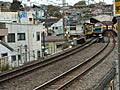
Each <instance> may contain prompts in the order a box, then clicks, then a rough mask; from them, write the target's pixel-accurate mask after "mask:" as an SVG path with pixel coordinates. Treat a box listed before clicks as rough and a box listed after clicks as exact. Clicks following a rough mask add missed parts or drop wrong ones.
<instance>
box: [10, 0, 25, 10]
mask: <svg viewBox="0 0 120 90" xmlns="http://www.w3.org/2000/svg"><path fill="white" fill-rule="evenodd" d="M21 3H22V2H20V1H17V0H13V2H12V3H11V7H10V10H11V11H12V12H17V11H20V10H23V6H22V5H21Z"/></svg>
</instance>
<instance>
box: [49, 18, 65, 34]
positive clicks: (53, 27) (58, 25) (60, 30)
mask: <svg viewBox="0 0 120 90" xmlns="http://www.w3.org/2000/svg"><path fill="white" fill-rule="evenodd" d="M49 30H53V31H54V32H55V34H56V35H59V34H63V19H60V20H59V21H58V22H56V23H54V24H53V25H51V27H49Z"/></svg>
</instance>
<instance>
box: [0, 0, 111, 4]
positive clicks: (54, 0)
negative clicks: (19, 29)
mask: <svg viewBox="0 0 120 90" xmlns="http://www.w3.org/2000/svg"><path fill="white" fill-rule="evenodd" d="M0 1H10V2H12V1H13V0H0ZM20 1H23V2H24V3H27V0H20ZM28 1H29V0H28ZM62 1H63V0H30V2H32V3H33V2H35V3H39V4H55V5H57V4H62ZM78 1H81V0H66V3H68V4H69V5H74V4H75V3H77V2H78ZM86 1H88V0H86ZM89 1H90V2H91V3H92V2H99V1H105V2H106V3H107V4H112V3H113V0H89Z"/></svg>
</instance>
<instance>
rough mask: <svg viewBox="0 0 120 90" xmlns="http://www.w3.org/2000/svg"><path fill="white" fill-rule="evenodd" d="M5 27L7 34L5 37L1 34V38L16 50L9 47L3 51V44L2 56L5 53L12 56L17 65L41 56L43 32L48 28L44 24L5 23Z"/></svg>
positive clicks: (0, 49)
mask: <svg viewBox="0 0 120 90" xmlns="http://www.w3.org/2000/svg"><path fill="white" fill-rule="evenodd" d="M3 26H4V25H3ZM5 28H7V30H6V32H7V34H4V37H3V36H2V35H1V38H0V39H1V40H2V41H3V42H5V43H6V44H7V46H9V47H11V48H13V49H14V50H13V51H10V50H9V49H8V48H7V49H4V52H3V47H4V46H3V45H2V46H0V54H1V56H2V55H4V54H5V55H6V56H8V57H11V61H10V62H11V63H12V64H13V65H15V66H16V65H18V64H23V63H25V62H28V61H32V60H37V59H39V58H40V57H41V55H42V52H41V33H42V32H45V33H46V28H45V27H44V26H43V25H42V24H17V23H5ZM0 32H2V31H0ZM1 51H2V52H1ZM5 55H4V56H5Z"/></svg>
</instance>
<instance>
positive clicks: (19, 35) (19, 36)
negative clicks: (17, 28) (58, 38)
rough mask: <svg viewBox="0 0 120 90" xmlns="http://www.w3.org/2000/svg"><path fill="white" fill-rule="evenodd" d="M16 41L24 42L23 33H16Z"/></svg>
mask: <svg viewBox="0 0 120 90" xmlns="http://www.w3.org/2000/svg"><path fill="white" fill-rule="evenodd" d="M17 36H18V40H25V33H18V34H17Z"/></svg>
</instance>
